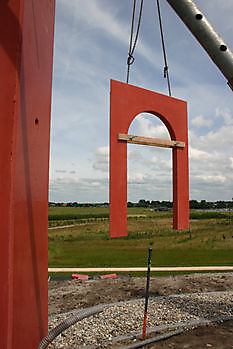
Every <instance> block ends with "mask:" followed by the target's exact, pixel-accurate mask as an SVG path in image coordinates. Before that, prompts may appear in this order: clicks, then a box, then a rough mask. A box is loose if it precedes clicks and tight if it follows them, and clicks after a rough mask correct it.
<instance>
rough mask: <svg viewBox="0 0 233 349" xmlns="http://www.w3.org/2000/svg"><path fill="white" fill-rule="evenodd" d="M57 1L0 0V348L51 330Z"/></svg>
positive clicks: (30, 348) (29, 345) (25, 343)
mask: <svg viewBox="0 0 233 349" xmlns="http://www.w3.org/2000/svg"><path fill="white" fill-rule="evenodd" d="M54 11H55V0H41V1H36V0H30V1H29V0H27V1H26V0H25V1H23V0H9V1H5V0H0V63H1V64H0V77H1V78H0V91H1V92H0V122H1V127H0V153H1V156H0V168H1V171H0V215H1V216H0V227H1V229H0V262H1V273H0V285H1V287H0V347H1V348H4V349H16V348H17V349H21V348H24V349H34V348H37V346H38V343H39V342H40V340H41V338H42V337H43V336H44V335H45V334H46V333H47V314H48V312H47V307H48V296H47V275H48V270H47V268H48V257H47V251H48V250H47V247H48V246H47V227H48V222H47V219H48V218H47V207H48V205H47V203H48V168H49V166H48V164H49V130H50V108H51V82H52V61H53V35H54Z"/></svg>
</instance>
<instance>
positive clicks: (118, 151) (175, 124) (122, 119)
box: [110, 80, 189, 237]
mask: <svg viewBox="0 0 233 349" xmlns="http://www.w3.org/2000/svg"><path fill="white" fill-rule="evenodd" d="M145 112H146V113H150V114H153V115H155V116H157V117H159V118H160V120H161V121H162V122H163V123H164V124H165V126H166V127H167V129H168V131H169V134H170V136H171V140H174V141H175V140H178V141H182V142H185V147H184V148H177V147H174V148H173V150H172V158H173V228H174V229H178V230H179V229H188V228H189V174H188V125H187V104H186V102H184V101H182V100H179V99H176V98H172V97H168V96H165V95H162V94H159V93H156V92H152V91H149V90H145V89H142V88H139V87H136V86H132V85H128V84H125V83H122V82H119V81H115V80H111V97H110V237H119V236H127V143H126V142H125V141H119V140H118V134H119V133H127V132H128V129H129V126H130V124H131V122H132V121H133V119H134V118H135V117H136V116H137V115H138V114H141V113H145Z"/></svg>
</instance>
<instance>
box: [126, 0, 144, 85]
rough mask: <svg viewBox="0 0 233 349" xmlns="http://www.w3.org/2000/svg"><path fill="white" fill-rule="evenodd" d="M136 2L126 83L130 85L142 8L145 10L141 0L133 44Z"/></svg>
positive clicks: (135, 0)
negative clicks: (131, 67) (130, 72)
mask: <svg viewBox="0 0 233 349" xmlns="http://www.w3.org/2000/svg"><path fill="white" fill-rule="evenodd" d="M136 2H137V0H134V4H133V14H132V23H131V33H130V43H129V54H128V59H127V65H128V69H127V77H126V83H127V84H128V83H129V71H130V66H131V65H132V64H133V63H134V61H135V58H134V56H133V53H134V50H135V48H136V44H137V40H138V34H139V29H140V24H141V18H142V8H143V0H141V6H140V11H139V16H138V25H137V31H136V35H135V39H134V44H133V31H134V19H135V10H136Z"/></svg>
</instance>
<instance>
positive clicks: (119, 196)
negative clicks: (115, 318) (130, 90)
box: [109, 94, 127, 238]
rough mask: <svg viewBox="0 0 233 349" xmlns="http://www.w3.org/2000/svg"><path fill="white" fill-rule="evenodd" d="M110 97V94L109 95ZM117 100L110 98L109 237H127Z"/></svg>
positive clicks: (123, 156)
mask: <svg viewBox="0 0 233 349" xmlns="http://www.w3.org/2000/svg"><path fill="white" fill-rule="evenodd" d="M111 97H112V94H111ZM118 111H119V110H118V108H117V98H114V99H112V98H111V116H110V143H111V144H110V200H109V202H110V219H109V227H110V232H111V237H112V238H113V237H119V236H127V143H126V142H122V141H118V133H119V124H120V125H121V130H123V132H125V133H127V128H125V127H124V126H123V125H122V124H121V123H120V120H119V118H120V115H119V114H118Z"/></svg>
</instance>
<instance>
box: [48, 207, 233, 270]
mask: <svg viewBox="0 0 233 349" xmlns="http://www.w3.org/2000/svg"><path fill="white" fill-rule="evenodd" d="M106 214H108V209H107V208H102V207H101V208H67V207H61V208H50V209H49V215H63V218H64V219H59V220H55V221H53V224H55V227H54V228H53V229H49V266H50V267H137V266H145V265H146V263H147V253H148V252H147V250H148V247H149V246H152V248H153V255H152V266H201V265H233V237H232V236H233V216H230V215H228V214H223V215H219V214H216V215H214V214H213V213H212V215H211V216H208V215H206V213H203V214H202V213H198V214H197V213H195V212H194V213H191V218H192V214H193V219H191V220H190V231H180V232H178V231H175V230H173V229H172V214H171V212H151V211H150V210H148V209H145V208H131V209H128V214H129V215H130V216H129V218H128V237H127V238H117V239H110V238H109V226H108V219H107V218H106V216H105V217H103V215H106ZM69 215H77V217H78V218H77V219H75V218H72V219H69ZM87 215H89V218H88V217H87ZM98 215H99V218H98ZM137 215H142V216H137ZM82 216H83V217H85V218H84V219H82ZM65 217H66V218H65ZM80 217H81V218H80ZM67 223H68V224H76V225H75V226H73V227H66V228H62V229H61V228H60V229H57V228H56V225H67Z"/></svg>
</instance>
